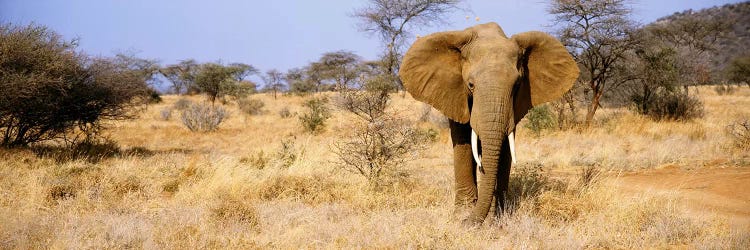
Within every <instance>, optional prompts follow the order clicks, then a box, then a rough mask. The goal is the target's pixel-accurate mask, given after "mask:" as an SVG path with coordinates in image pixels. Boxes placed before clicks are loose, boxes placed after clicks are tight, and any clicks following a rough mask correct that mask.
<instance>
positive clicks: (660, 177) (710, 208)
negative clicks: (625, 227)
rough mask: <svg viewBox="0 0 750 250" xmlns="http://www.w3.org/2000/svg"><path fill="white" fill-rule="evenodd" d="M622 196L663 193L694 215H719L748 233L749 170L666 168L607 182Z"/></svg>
mask: <svg viewBox="0 0 750 250" xmlns="http://www.w3.org/2000/svg"><path fill="white" fill-rule="evenodd" d="M609 183H610V184H612V185H614V186H616V187H618V188H620V189H621V190H623V191H624V192H623V195H638V194H642V193H643V192H660V193H662V192H666V193H668V194H671V195H675V196H677V197H678V198H679V200H681V201H682V204H681V205H684V206H686V207H687V208H688V209H689V210H690V211H692V212H695V213H696V215H718V216H722V217H725V218H726V219H727V222H729V223H730V224H733V225H734V226H738V227H741V228H745V229H747V230H750V167H701V168H696V169H686V168H681V167H679V166H675V165H666V166H663V167H660V168H657V169H652V170H643V171H637V172H632V173H624V174H622V175H620V176H617V177H612V178H610V182H609Z"/></svg>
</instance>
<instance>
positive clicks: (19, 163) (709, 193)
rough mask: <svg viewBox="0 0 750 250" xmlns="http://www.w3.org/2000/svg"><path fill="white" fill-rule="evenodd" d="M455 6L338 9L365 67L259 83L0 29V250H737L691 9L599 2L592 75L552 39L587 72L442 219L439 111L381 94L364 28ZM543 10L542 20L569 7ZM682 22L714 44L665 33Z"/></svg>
mask: <svg viewBox="0 0 750 250" xmlns="http://www.w3.org/2000/svg"><path fill="white" fill-rule="evenodd" d="M459 2H460V1H453V0H445V1H442V0H436V1H418V2H408V3H410V4H411V5H409V4H406V5H403V6H401V7H404V8H406V7H409V8H407V10H410V11H412V12H409V11H403V12H389V11H384V9H383V8H382V7H384V6H386V7H387V6H390V5H385V4H386V3H391V1H388V0H375V1H371V3H382V4H381V5H374V6H371V7H372V8H364V9H360V10H357V11H356V13H355V14H354V15H353V16H354V17H356V18H359V19H361V20H360V21H362V22H363V23H362V27H361V28H362V29H363V31H366V32H372V33H374V34H378V35H380V37H381V39H382V40H383V41H384V44H385V45H386V46H384V51H383V58H381V59H379V60H375V61H366V60H364V59H362V58H360V57H359V56H357V55H355V54H353V53H351V52H347V51H336V52H329V53H325V54H323V55H322V56H321V58H320V59H319V60H318V61H315V62H311V63H310V64H309V65H307V66H304V67H300V68H296V69H291V70H289V71H288V72H286V73H282V72H279V71H277V70H273V69H272V70H268V71H265V73H263V74H262V75H261V73H260V70H258V69H256V68H255V67H253V66H251V65H248V64H243V63H229V64H224V63H203V64H201V63H198V62H196V61H194V60H191V59H186V60H183V61H181V62H178V63H176V64H172V65H165V66H163V67H162V66H159V65H158V63H157V62H156V61H155V60H147V59H139V58H136V57H135V56H133V55H122V54H121V55H118V56H116V57H114V58H93V57H88V56H86V55H85V54H83V53H79V52H76V51H75V48H76V43H75V42H74V41H65V40H64V39H62V38H61V37H60V36H59V35H57V34H55V33H54V32H53V31H50V30H48V29H46V28H44V27H39V26H34V25H31V26H28V27H20V26H13V25H3V26H0V35H1V36H0V45H2V46H0V52H2V53H0V54H2V55H8V56H3V57H0V87H2V88H3V90H5V91H7V90H10V91H8V92H6V93H5V95H4V96H3V97H2V98H0V133H1V134H3V140H2V141H0V146H2V147H0V196H1V197H2V199H0V248H16V249H17V248H21V249H28V248H177V249H183V248H188V249H193V248H212V249H217V248H284V249H288V248H430V249H432V248H440V249H443V248H452V249H474V248H619V249H622V248H627V249H633V248H636V249H640V248H709V249H716V248H720V249H747V248H750V213H748V211H750V203H749V202H750V197H749V196H748V195H747V194H746V193H747V192H744V191H745V190H747V189H748V188H750V181H749V179H750V168H749V167H748V166H750V109H748V108H747V107H750V86H746V85H745V84H747V76H748V70H747V69H748V60H747V55H740V54H737V55H732V57H731V58H730V57H728V56H722V57H721V58H722V62H720V63H719V62H715V61H711V60H708V59H710V58H711V56H715V55H717V54H722V55H723V54H726V53H721V49H722V48H724V47H722V46H724V45H725V44H724V42H726V40H727V39H729V38H731V36H740V37H742V39H745V37H746V35H741V34H740V35H737V34H735V33H736V31H737V30H740V31H741V29H738V28H737V27H735V26H737V25H738V24H736V23H735V24H731V23H730V22H727V21H725V20H724V21H722V20H712V19H711V15H709V16H708V18H707V17H705V16H701V15H692V14H690V13H688V14H685V13H681V14H680V13H678V14H675V15H674V18H672V19H663V20H660V22H658V23H655V24H650V25H647V26H644V27H636V26H635V25H634V24H632V23H628V22H624V23H621V22H620V21H627V20H624V19H618V18H621V17H627V16H628V14H629V10H628V9H627V8H620V9H615V10H616V11H609V10H611V9H607V8H604V9H601V8H600V7H601V6H600V5H589V6H584V7H587V8H589V9H587V10H588V11H591V13H583V14H585V15H588V14H592V13H593V15H594V16H598V15H596V13H597V11H605V12H607V13H608V15H609V14H613V15H615V16H614V17H613V18H614V19H615V20H616V21H617V22H615V23H614V24H616V25H612V26H606V27H607V28H617V29H620V30H619V31H623V32H622V33H620V34H621V36H616V37H615V38H617V39H622V40H619V41H617V42H618V44H624V45H627V46H631V47H623V48H622V51H618V52H617V53H620V54H617V55H607V56H609V57H610V59H613V58H616V59H617V60H624V61H617V60H615V61H617V62H615V61H613V64H612V65H614V66H616V67H613V68H611V69H595V68H594V66H596V65H586V64H585V63H583V62H582V61H585V60H586V58H589V57H587V56H592V57H590V58H593V59H596V58H595V57H596V56H601V55H603V54H602V53H592V52H591V51H592V50H590V49H586V48H576V47H575V46H576V44H582V43H583V44H585V43H587V42H590V41H589V40H591V41H598V40H597V39H596V38H597V37H586V35H588V34H576V33H575V32H574V31H575V30H568V31H570V32H568V33H564V32H563V33H561V34H558V35H561V36H562V40H563V41H564V42H565V45H566V46H568V48H569V49H570V51H571V53H572V54H574V55H575V56H576V59H577V60H578V61H579V64H580V67H581V68H582V69H588V71H585V70H584V74H583V75H582V76H581V78H580V80H579V81H578V82H577V84H576V86H575V87H574V89H573V90H572V91H570V92H569V93H568V94H566V95H565V96H564V97H563V98H562V100H560V101H557V102H553V103H550V104H547V105H544V106H538V107H535V108H534V109H532V110H531V111H530V112H529V114H528V115H527V116H526V118H525V119H524V120H522V121H521V123H520V124H519V125H518V127H517V138H516V143H517V145H516V150H517V152H516V154H517V156H518V163H517V164H515V165H514V166H513V169H512V173H511V181H510V189H509V190H510V192H509V193H508V202H507V204H510V209H508V210H507V211H505V212H504V213H503V214H502V216H500V217H499V218H489V219H488V220H486V221H485V222H484V224H483V225H480V226H478V227H474V228H472V227H467V226H465V225H462V224H461V220H462V219H464V218H465V217H466V214H465V213H466V212H467V211H466V210H465V209H462V208H456V207H454V202H453V198H454V194H453V192H454V189H453V185H454V184H453V151H452V143H451V139H450V130H449V128H448V123H447V119H446V118H445V117H444V116H442V115H441V114H440V112H438V111H437V110H434V109H432V108H431V107H429V106H427V105H425V104H422V103H420V102H417V101H415V100H414V99H412V98H411V97H410V96H409V95H408V94H406V93H404V92H403V91H399V86H398V83H399V81H398V79H397V78H396V75H395V73H396V71H397V69H398V67H399V65H398V64H399V60H398V59H399V58H398V57H399V55H400V54H402V52H403V49H404V48H405V41H406V38H405V37H406V35H408V34H409V33H408V31H407V30H401V29H393V28H392V27H391V28H388V27H386V26H383V25H379V23H378V21H382V20H390V22H388V24H389V25H394V24H400V25H401V26H402V27H407V28H409V27H411V26H410V25H413V23H408V22H409V20H415V19H409V18H412V17H418V18H417V19H416V20H418V22H417V23H419V24H430V23H435V22H436V21H440V16H441V15H444V14H445V13H447V12H449V11H451V10H455V9H456V7H457V4H458V3H459ZM553 2H554V3H556V4H557V5H553V6H557V7H560V8H559V9H552V10H550V11H551V12H553V13H551V14H553V15H557V16H556V18H558V19H559V20H558V21H561V22H565V19H566V18H568V19H570V17H571V16H569V15H565V11H566V8H563V7H566V5H565V4H583V5H585V4H584V2H582V1H553ZM591 2H592V3H595V2H602V1H591ZM609 2H611V3H616V4H622V1H608V3H609ZM420 4H427V5H428V7H430V8H418V7H420V6H421V5H420ZM412 5H414V6H412ZM748 6H750V5H748V4H747V3H744V4H738V5H732V6H729V7H726V9H727V10H726V11H728V12H729V13H731V15H727V16H730V17H731V16H738V14H737V13H744V12H747V9H748ZM378 7H381V8H378ZM411 7H414V8H411ZM421 7H424V6H421ZM567 7H569V6H567ZM620 7H622V6H620ZM385 10H387V8H386V9H385ZM416 10H428V12H419V11H417V12H413V11H416ZM716 11H722V10H716V9H711V10H709V11H708V12H710V13H713V12H716ZM691 13H692V11H691ZM700 13H703V12H700ZM568 14H569V13H568ZM578 14H581V13H578ZM739 16H740V17H744V16H742V15H739ZM369 17H377V18H374V19H372V18H370V19H368V18H369ZM407 17H409V18H407ZM680 18H682V19H680ZM573 19H575V18H573ZM675 20H676V21H675ZM568 21H570V20H568ZM714 21H716V22H714ZM605 23H606V22H605ZM737 23H740V25H739V26H742V25H741V23H744V22H737ZM694 24H707V25H708V27H715V28H721V29H728V30H729V31H731V32H729V31H727V32H728V33H729V35H727V34H725V33H721V32H719V33H715V32H714V33H711V32H707V33H695V32H693V33H690V34H694V35H695V34H700V35H705V36H703V37H698V38H697V40H691V41H693V43H682V42H681V41H683V40H684V39H675V38H680V37H682V35H685V34H686V32H682V33H680V32H681V30H680V29H678V28H680V27H681V28H689V27H693V26H695V25H694ZM730 24H731V25H730ZM670 25H671V26H670ZM732 25H734V26H732ZM730 26H731V27H730ZM739 26H738V27H739ZM665 27H666V28H665ZM742 27H744V26H742ZM592 28H594V29H595V28H597V27H592ZM599 28H601V27H599ZM730 28H731V29H730ZM561 30H563V31H564V30H565V28H562V29H561ZM605 31H606V30H605ZM619 31H618V32H619ZM671 31H675V32H676V33H670V32H671ZM631 32H632V33H631ZM687 33H689V32H687ZM604 34H608V33H607V32H604ZM565 36H568V37H565ZM707 37H708V38H707ZM728 37H729V38H728ZM682 38H684V37H682ZM689 38H696V37H689ZM713 38H716V39H714V40H713V41H720V42H717V43H708V44H704V43H700V42H705V41H711V40H712V39H713ZM633 39H635V40H633ZM722 39H723V40H722ZM688 40H689V39H688ZM576 41H577V42H576ZM696 41H698V43H696ZM704 45H705V46H704ZM731 45H732V46H735V47H737V46H742V44H740V45H737V44H731ZM733 48H734V47H733ZM618 49H619V48H618ZM732 51H735V52H736V50H732ZM603 52H607V53H610V52H612V51H611V50H607V49H604V50H603ZM604 54H606V53H604ZM686 56H695V57H691V58H690V59H691V60H682V59H683V58H686ZM693 59H694V60H693ZM607 60H609V59H607ZM712 63H718V64H719V65H713V64H712ZM696 69H701V70H696ZM599 70H603V71H599ZM586 72H589V73H586ZM597 72H607V73H606V74H602V75H596V74H595V73H597ZM686 72H688V73H686ZM156 74H161V75H162V76H163V77H164V78H166V79H167V80H168V81H169V84H171V85H170V86H169V87H170V88H171V89H170V91H169V92H171V94H167V95H162V96H159V95H158V94H157V93H156V91H155V90H154V89H153V86H154V85H153V84H152V81H153V80H154V76H155V75H156ZM249 75H261V76H262V77H261V78H262V79H263V82H264V85H263V87H262V88H261V85H259V84H257V83H254V82H251V81H249V80H247V77H248V76H249ZM60 79H62V80H60ZM66 83H68V84H66ZM605 83H606V84H605ZM605 86H606V87H605ZM605 90H606V91H605ZM60 96H64V97H65V98H58V97H60ZM50 100H56V101H58V102H51V101H50ZM71 110H72V111H71ZM582 110H583V111H585V112H582ZM30 111H33V112H30ZM84 111H90V112H84ZM73 114H75V115H80V116H75V115H73ZM480 185H481V184H480Z"/></svg>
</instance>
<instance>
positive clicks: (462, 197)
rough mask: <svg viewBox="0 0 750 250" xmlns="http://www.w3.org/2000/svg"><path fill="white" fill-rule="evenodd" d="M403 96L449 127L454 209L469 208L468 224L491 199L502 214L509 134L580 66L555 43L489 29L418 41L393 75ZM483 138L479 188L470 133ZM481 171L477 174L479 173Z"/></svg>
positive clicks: (532, 34) (562, 88)
mask: <svg viewBox="0 0 750 250" xmlns="http://www.w3.org/2000/svg"><path fill="white" fill-rule="evenodd" d="M399 75H400V76H401V79H402V81H403V82H404V86H405V88H406V90H407V91H408V92H409V93H411V94H412V96H413V97H414V98H415V99H417V100H420V101H423V102H426V103H429V104H431V105H432V106H433V107H435V108H436V109H438V110H440V111H442V112H443V114H445V115H446V116H447V117H448V118H449V119H450V120H451V121H450V128H451V138H452V140H453V148H454V173H455V178H456V205H459V206H462V205H469V206H471V205H474V207H473V208H472V210H471V214H470V215H469V218H467V219H466V220H465V222H466V223H468V224H479V223H481V222H482V221H484V219H485V218H486V217H487V214H488V212H489V210H490V207H491V204H492V200H493V197H495V198H496V199H495V200H496V201H497V202H498V203H497V208H498V209H496V211H497V213H499V212H501V211H502V208H503V207H504V206H503V205H504V204H503V200H504V192H505V191H506V190H507V188H508V179H509V174H510V167H511V157H510V150H509V146H508V135H509V134H510V133H511V132H513V131H514V130H515V128H516V124H517V123H518V122H519V121H520V120H521V118H523V116H524V115H525V114H526V113H527V111H528V110H529V109H530V108H531V107H533V106H534V105H540V104H542V103H544V102H548V101H552V100H554V99H556V98H559V97H560V96H561V95H562V94H563V93H564V92H566V91H567V90H568V89H569V88H570V87H571V86H572V84H573V82H574V81H575V79H576V78H577V77H578V67H577V66H576V64H575V62H574V61H573V59H572V57H571V56H570V54H568V52H567V50H565V48H564V47H563V46H562V44H560V42H559V41H557V40H556V39H554V38H552V37H551V36H549V35H547V34H544V33H541V32H524V33H520V34H517V35H515V36H513V37H511V38H508V37H507V36H506V35H505V33H504V32H503V30H502V29H501V28H500V26H498V25H497V24H495V23H487V24H481V25H477V26H474V27H471V28H468V29H466V30H463V31H449V32H439V33H435V34H431V35H429V36H426V37H423V38H420V39H418V40H417V41H416V42H415V43H414V44H413V45H412V47H411V48H410V49H409V51H408V52H407V53H406V55H405V56H404V62H403V64H402V67H401V70H400V72H399ZM472 129H473V130H474V131H475V132H476V134H477V135H478V137H479V139H480V140H481V148H482V150H481V156H482V157H481V161H482V162H481V163H482V164H481V165H482V166H483V167H482V170H483V174H480V176H479V184H480V185H479V188H477V186H478V185H477V176H476V175H475V173H476V166H477V164H476V162H474V160H473V157H472V154H471V146H470V139H469V138H470V133H471V130H472ZM480 172H482V171H480Z"/></svg>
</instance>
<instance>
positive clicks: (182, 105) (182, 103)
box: [172, 98, 193, 110]
mask: <svg viewBox="0 0 750 250" xmlns="http://www.w3.org/2000/svg"><path fill="white" fill-rule="evenodd" d="M190 105H193V102H192V101H190V100H188V99H185V98H180V99H179V100H177V101H176V102H174V104H173V105H172V107H173V108H174V109H176V110H185V109H187V108H189V107H190Z"/></svg>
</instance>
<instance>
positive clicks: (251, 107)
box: [237, 99, 266, 115]
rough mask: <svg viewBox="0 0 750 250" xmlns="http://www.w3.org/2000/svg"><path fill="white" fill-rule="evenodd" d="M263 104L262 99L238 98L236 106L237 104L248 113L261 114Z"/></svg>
mask: <svg viewBox="0 0 750 250" xmlns="http://www.w3.org/2000/svg"><path fill="white" fill-rule="evenodd" d="M265 105H266V104H265V103H263V101H261V100H256V99H240V100H239V101H237V106H239V108H240V110H241V111H242V112H244V113H245V114H248V115H260V114H263V107H264V106H265Z"/></svg>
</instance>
